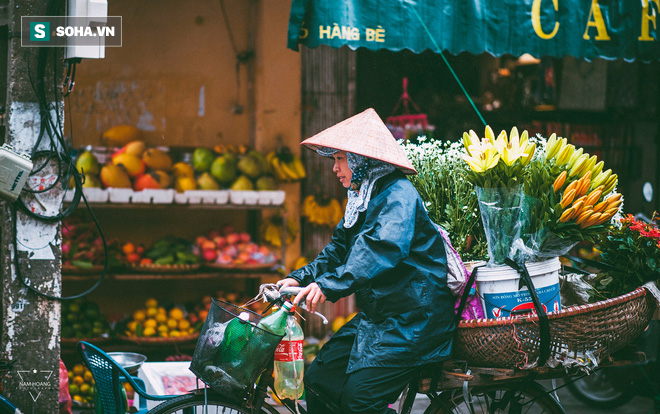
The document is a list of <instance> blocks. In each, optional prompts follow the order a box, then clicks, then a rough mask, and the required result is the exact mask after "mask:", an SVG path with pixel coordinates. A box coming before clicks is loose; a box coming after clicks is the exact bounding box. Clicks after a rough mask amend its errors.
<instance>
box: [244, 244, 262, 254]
mask: <svg viewBox="0 0 660 414" xmlns="http://www.w3.org/2000/svg"><path fill="white" fill-rule="evenodd" d="M245 251H246V252H248V253H250V254H254V253H256V252H258V251H259V246H257V244H256V243H248V244H247V245H246V246H245Z"/></svg>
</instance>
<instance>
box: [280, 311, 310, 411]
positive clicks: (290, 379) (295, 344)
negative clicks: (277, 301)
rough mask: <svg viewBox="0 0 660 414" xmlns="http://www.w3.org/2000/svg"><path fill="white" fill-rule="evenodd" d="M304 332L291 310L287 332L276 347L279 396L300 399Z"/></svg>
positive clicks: (303, 365) (287, 322)
mask: <svg viewBox="0 0 660 414" xmlns="http://www.w3.org/2000/svg"><path fill="white" fill-rule="evenodd" d="M304 337H305V336H304V334H303V331H302V328H301V327H300V324H299V323H298V320H297V319H296V315H295V314H294V313H293V310H291V311H290V312H289V314H288V316H287V321H286V333H285V334H284V338H282V341H281V342H280V344H279V345H278V346H277V348H276V349H275V364H274V367H273V376H274V377H275V393H276V394H277V396H278V397H279V398H287V399H291V400H295V399H298V398H300V397H301V396H302V393H303V389H304V387H303V374H304V369H305V363H304V361H303V339H304Z"/></svg>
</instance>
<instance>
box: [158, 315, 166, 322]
mask: <svg viewBox="0 0 660 414" xmlns="http://www.w3.org/2000/svg"><path fill="white" fill-rule="evenodd" d="M156 322H158V323H167V314H165V313H157V314H156Z"/></svg>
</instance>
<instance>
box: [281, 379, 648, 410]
mask: <svg viewBox="0 0 660 414" xmlns="http://www.w3.org/2000/svg"><path fill="white" fill-rule="evenodd" d="M541 383H542V384H543V386H544V387H546V388H548V389H550V388H552V384H551V382H550V381H541ZM559 385H560V383H559V384H558V386H559ZM557 395H558V397H559V401H560V403H561V405H562V407H564V410H565V411H566V414H603V413H605V414H653V413H654V411H653V401H652V400H651V399H650V398H643V397H635V398H633V399H632V400H631V401H630V402H629V403H628V404H626V405H623V406H621V407H618V408H614V409H608V410H604V409H602V408H593V407H589V406H587V405H585V404H584V403H582V402H581V401H579V400H578V399H576V398H575V397H573V395H572V394H571V393H570V392H569V391H568V389H566V388H560V389H559V390H557ZM427 406H428V399H427V398H426V396H418V398H417V402H416V403H415V406H414V407H413V411H412V414H423V413H424V410H425V409H426V407H427ZM277 411H278V412H279V413H282V414H287V413H289V411H288V410H287V409H286V408H284V407H277ZM310 414H313V413H310Z"/></svg>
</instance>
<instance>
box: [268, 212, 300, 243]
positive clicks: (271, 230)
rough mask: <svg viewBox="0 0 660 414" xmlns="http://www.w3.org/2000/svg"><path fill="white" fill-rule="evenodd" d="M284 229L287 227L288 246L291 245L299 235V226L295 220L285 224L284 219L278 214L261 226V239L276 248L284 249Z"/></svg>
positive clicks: (288, 220) (287, 221)
mask: <svg viewBox="0 0 660 414" xmlns="http://www.w3.org/2000/svg"><path fill="white" fill-rule="evenodd" d="M284 227H286V244H291V243H293V241H294V240H295V239H296V236H297V235H298V226H296V223H295V222H294V221H293V220H290V219H287V220H286V223H285V222H284V217H282V216H281V215H280V214H276V215H274V216H272V217H270V218H267V219H265V220H264V221H263V223H262V224H261V229H260V230H261V238H262V240H264V241H266V242H268V243H270V244H272V245H273V246H275V247H282V236H284V231H285V229H284Z"/></svg>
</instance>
